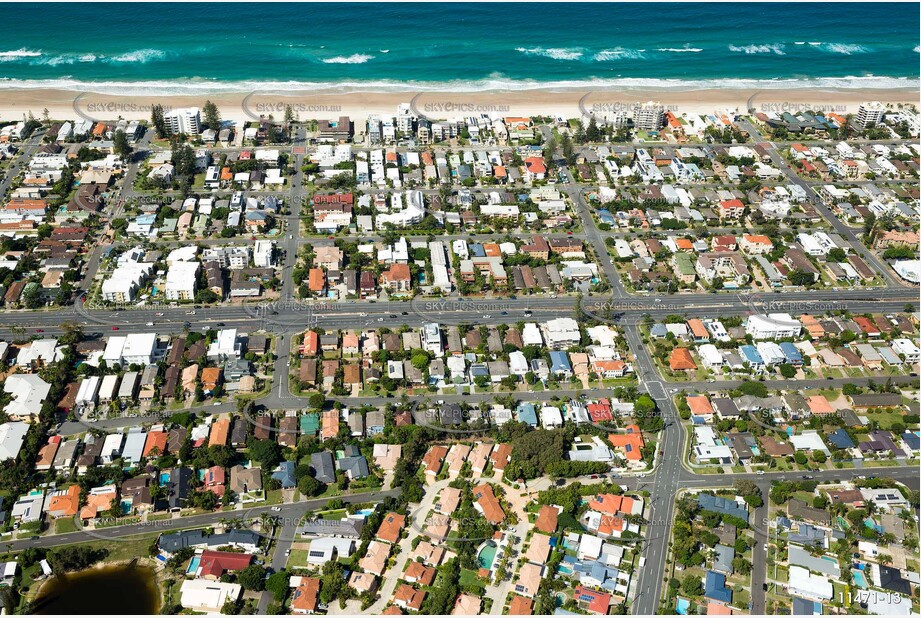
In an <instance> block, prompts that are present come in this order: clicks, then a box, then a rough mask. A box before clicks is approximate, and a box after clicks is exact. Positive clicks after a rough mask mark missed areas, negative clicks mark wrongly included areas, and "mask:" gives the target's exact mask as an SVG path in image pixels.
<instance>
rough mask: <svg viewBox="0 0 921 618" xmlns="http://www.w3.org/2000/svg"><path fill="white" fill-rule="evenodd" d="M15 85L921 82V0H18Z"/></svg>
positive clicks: (13, 25)
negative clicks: (360, 0)
mask: <svg viewBox="0 0 921 618" xmlns="http://www.w3.org/2000/svg"><path fill="white" fill-rule="evenodd" d="M3 13H4V15H5V17H4V22H5V23H6V24H7V27H6V28H5V29H4V36H3V38H2V39H0V88H63V89H69V90H87V89H90V90H93V91H96V92H103V93H111V94H160V95H169V94H177V95H179V94H205V93H220V92H244V91H250V90H253V89H257V88H258V89H273V90H279V91H284V90H327V89H338V90H365V91H368V90H370V91H400V90H405V89H406V88H407V87H408V86H411V87H413V88H414V89H417V90H418V89H429V90H453V91H474V92H475V91H482V90H491V89H499V90H504V89H507V90H525V89H531V88H544V89H564V88H579V87H587V86H590V87H593V88H599V87H611V88H617V87H621V88H643V89H648V88H655V87H660V86H661V87H666V86H673V87H684V88H772V87H774V88H788V87H816V88H819V87H824V88H861V87H864V88H893V87H900V88H906V87H907V88H918V84H919V32H918V22H919V5H918V4H916V3H878V2H873V3H869V2H866V3H835V4H825V3H796V4H773V3H766V4H758V3H714V4H670V3H648V4H641V3H626V4H573V3H566V4H563V3H552V4H544V3H500V2H493V3H488V4H486V3H480V4H453V3H452V4H441V3H439V4H415V3H398V4H392V3H378V4H334V3H325V4H271V3H259V4H251V3H244V4H232V3H231V4H203V3H187V4H181V3H164V4H146V3H137V4H122V3H99V4H95V3H93V4H64V3H41V4H37V3H35V4H31V3H26V4H6V5H4V11H3Z"/></svg>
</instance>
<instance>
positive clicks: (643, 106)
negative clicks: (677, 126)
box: [633, 101, 665, 131]
mask: <svg viewBox="0 0 921 618" xmlns="http://www.w3.org/2000/svg"><path fill="white" fill-rule="evenodd" d="M664 124H665V107H664V106H663V105H662V104H661V103H659V102H658V101H649V102H648V103H637V104H635V105H634V106H633V126H634V127H636V128H637V129H640V130H642V131H656V130H658V129H660V128H661V127H662V125H664Z"/></svg>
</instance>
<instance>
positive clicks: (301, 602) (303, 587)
mask: <svg viewBox="0 0 921 618" xmlns="http://www.w3.org/2000/svg"><path fill="white" fill-rule="evenodd" d="M319 596H320V579H319V578H317V577H302V578H301V583H300V585H298V587H297V588H295V589H294V594H293V596H292V597H291V609H296V610H299V611H302V612H315V611H316V610H317V598H318V597H319Z"/></svg>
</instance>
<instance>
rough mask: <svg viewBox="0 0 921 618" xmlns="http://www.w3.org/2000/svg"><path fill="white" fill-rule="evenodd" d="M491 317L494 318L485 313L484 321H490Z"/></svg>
mask: <svg viewBox="0 0 921 618" xmlns="http://www.w3.org/2000/svg"><path fill="white" fill-rule="evenodd" d="M491 317H492V316H491V315H489V314H488V313H484V314H483V319H484V320H488V319H489V318H491Z"/></svg>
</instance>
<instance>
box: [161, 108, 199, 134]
mask: <svg viewBox="0 0 921 618" xmlns="http://www.w3.org/2000/svg"><path fill="white" fill-rule="evenodd" d="M163 120H164V122H165V123H166V128H167V129H169V131H170V132H171V133H185V134H187V135H198V134H199V133H201V110H200V109H198V108H197V107H186V108H182V109H174V110H172V111H169V112H166V113H165V114H163Z"/></svg>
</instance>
